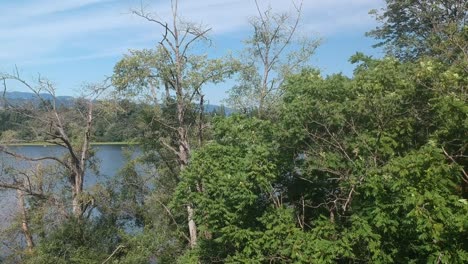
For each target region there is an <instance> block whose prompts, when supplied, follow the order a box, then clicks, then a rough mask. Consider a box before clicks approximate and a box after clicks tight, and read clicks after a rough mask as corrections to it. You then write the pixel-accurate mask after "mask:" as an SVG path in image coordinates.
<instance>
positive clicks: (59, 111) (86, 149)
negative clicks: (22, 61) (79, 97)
mask: <svg viewBox="0 0 468 264" xmlns="http://www.w3.org/2000/svg"><path fill="white" fill-rule="evenodd" d="M0 81H2V82H3V86H4V87H3V88H4V93H3V95H4V96H3V104H4V108H5V110H6V111H15V112H17V113H20V114H23V115H27V116H28V117H29V118H31V119H32V120H34V123H35V124H34V125H33V126H32V128H33V130H34V131H35V137H36V138H37V137H41V141H43V142H45V143H47V144H52V145H56V146H60V147H61V148H63V149H64V150H65V153H66V154H65V155H64V156H62V157H55V156H44V157H39V158H31V157H28V156H25V155H21V154H19V153H15V152H14V151H11V150H10V149H9V148H8V147H7V146H5V145H4V146H0V151H2V152H3V153H5V154H7V155H10V156H12V157H15V158H19V159H22V160H26V161H52V162H55V163H57V164H59V165H60V166H61V167H62V168H63V169H64V171H65V172H66V173H67V176H68V182H69V187H70V191H71V194H72V201H71V204H72V206H71V211H72V214H73V216H74V217H76V218H79V219H80V218H82V217H83V214H84V211H85V210H86V208H87V202H88V201H85V200H84V199H83V186H84V185H83V184H84V179H85V172H86V168H87V165H88V164H87V163H88V162H89V159H90V140H91V130H92V124H93V100H92V99H88V100H84V101H83V104H82V105H81V107H79V106H76V105H75V106H73V109H76V111H75V110H73V111H71V110H70V109H68V108H67V107H66V106H63V105H61V104H60V102H59V101H58V100H57V96H56V94H55V87H54V85H53V84H52V83H51V82H50V81H48V80H47V79H44V78H42V77H39V78H38V80H37V84H36V85H32V84H30V83H29V82H27V81H25V80H24V79H22V78H21V77H20V76H19V74H18V73H16V74H13V75H11V74H0ZM10 83H15V85H17V86H18V85H20V86H23V87H25V88H26V89H27V90H29V91H30V92H31V93H33V94H34V102H33V103H32V104H31V103H29V104H27V105H21V104H18V103H15V104H13V103H10V102H9V101H8V99H7V98H6V97H5V92H6V91H7V88H8V87H7V86H8V84H10ZM17 86H16V87H17ZM38 105H40V106H41V108H42V109H38ZM70 122H78V124H79V126H80V127H82V130H81V131H79V132H78V133H77V135H75V138H74V139H73V140H72V139H71V138H70V136H69V131H68V130H69V125H70ZM0 187H2V186H0Z"/></svg>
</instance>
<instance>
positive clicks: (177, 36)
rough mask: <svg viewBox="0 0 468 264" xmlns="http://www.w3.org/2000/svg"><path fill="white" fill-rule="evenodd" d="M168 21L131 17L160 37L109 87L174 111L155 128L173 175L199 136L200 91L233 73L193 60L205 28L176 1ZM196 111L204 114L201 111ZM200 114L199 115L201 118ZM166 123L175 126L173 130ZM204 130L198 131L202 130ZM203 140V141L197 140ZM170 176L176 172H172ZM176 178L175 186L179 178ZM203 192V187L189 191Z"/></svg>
mask: <svg viewBox="0 0 468 264" xmlns="http://www.w3.org/2000/svg"><path fill="white" fill-rule="evenodd" d="M171 8H172V16H171V20H170V21H169V22H167V23H166V22H164V21H162V20H159V19H158V18H155V16H154V15H152V14H151V13H149V12H147V11H146V10H145V9H144V8H143V7H142V8H141V9H140V10H135V11H133V13H134V14H135V15H137V16H140V17H142V18H144V19H146V20H148V21H149V22H152V23H154V24H155V25H157V26H159V27H160V28H161V29H162V30H163V36H162V39H161V41H160V42H159V45H158V47H157V48H156V49H155V50H142V51H131V52H130V54H129V55H126V56H125V57H124V58H123V59H122V60H121V61H120V62H119V63H118V64H117V65H116V66H115V70H114V77H113V84H114V85H115V87H116V88H117V89H118V90H119V91H127V92H129V91H135V92H142V91H143V89H142V88H148V89H149V91H150V94H151V95H153V96H154V97H153V98H154V101H153V104H154V107H155V108H159V107H160V106H159V103H163V106H164V107H168V108H170V107H172V106H174V107H175V109H174V110H175V111H174V114H175V116H174V118H173V119H171V118H159V120H158V122H159V123H160V124H162V125H163V126H164V127H165V129H168V130H171V131H172V132H173V133H172V134H171V135H172V136H171V137H169V138H163V137H160V138H158V139H157V140H158V141H159V142H160V144H161V145H162V146H164V147H165V148H166V149H167V150H168V151H169V152H172V154H173V155H174V156H175V159H176V160H177V164H178V168H176V170H177V171H179V172H180V171H183V170H184V169H185V167H186V166H187V165H188V163H189V160H190V154H191V149H192V147H191V145H192V144H191V139H190V137H191V135H194V134H198V135H200V136H201V135H202V133H201V131H198V132H199V133H197V130H196V128H193V127H192V121H191V120H190V118H188V117H189V114H190V113H191V111H192V109H193V107H194V105H195V102H196V101H198V102H199V104H200V105H201V106H203V104H204V101H203V97H204V94H203V92H202V87H203V85H205V84H207V83H218V82H221V81H223V80H224V79H225V78H226V77H227V76H229V75H231V74H232V72H233V66H232V65H230V64H227V63H226V62H225V61H224V60H222V59H208V56H207V55H206V54H205V55H197V51H198V50H197V48H200V44H202V42H203V41H207V40H208V38H207V34H208V32H209V31H210V29H209V28H204V27H203V26H201V25H195V24H193V23H190V22H185V21H184V20H183V19H181V17H180V15H179V13H178V1H177V0H172V1H171ZM158 92H160V93H161V94H163V96H162V100H156V99H157V98H156V97H155V96H156V95H158ZM198 111H200V112H203V107H200V108H199V109H198ZM201 114H203V113H201ZM170 120H174V121H175V123H173V124H171V123H170ZM202 128H203V125H200V126H198V130H201V129H202ZM200 139H201V138H200ZM171 169H172V170H173V169H174V168H171ZM177 171H175V173H174V177H176V178H177V179H176V180H178V178H179V173H178V172H177ZM190 188H195V189H197V190H199V191H201V186H191V187H190ZM186 210H187V221H188V229H189V234H190V246H191V247H194V246H195V245H196V243H197V225H196V223H195V221H194V219H193V207H192V205H191V204H190V203H188V204H187V205H186Z"/></svg>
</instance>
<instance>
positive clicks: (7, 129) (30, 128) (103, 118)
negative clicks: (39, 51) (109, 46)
mask: <svg viewBox="0 0 468 264" xmlns="http://www.w3.org/2000/svg"><path fill="white" fill-rule="evenodd" d="M31 97H33V95H32V94H31ZM6 100H9V99H8V96H7V97H6ZM34 100H35V99H34V98H32V99H30V100H22V102H21V104H26V105H28V109H23V110H22V111H21V112H18V111H16V109H15V107H8V106H7V107H5V108H2V109H0V139H2V140H3V142H8V143H34V142H39V143H41V142H44V141H45V140H46V138H47V137H46V136H44V135H40V134H37V133H35V130H34V126H37V125H38V124H37V122H36V120H33V119H32V118H31V117H29V116H28V114H27V113H25V111H26V112H33V111H34V112H40V113H42V114H44V115H45V114H46V113H47V109H45V108H44V107H43V106H41V104H40V103H34ZM78 100H80V98H77V99H73V98H68V100H67V104H66V105H65V104H61V105H60V109H61V111H63V112H66V111H73V108H74V107H78V106H77V105H76V104H74V101H78ZM47 102H49V104H50V101H47ZM16 104H20V103H18V102H16ZM94 104H95V105H96V106H95V107H96V108H100V109H102V110H103V111H102V113H101V114H100V116H99V118H96V121H95V122H94V132H93V140H94V141H95V142H136V141H138V139H139V138H141V137H143V130H144V129H143V126H144V124H142V123H144V122H145V120H144V117H145V115H147V113H146V112H148V111H149V110H150V109H152V108H153V106H151V105H150V104H148V103H145V102H136V101H130V100H127V99H113V100H105V101H96V102H94ZM106 108H108V109H106ZM207 108H208V109H205V111H206V114H207V115H209V116H217V115H222V116H225V115H226V114H228V113H230V110H229V109H227V111H226V108H225V107H224V106H214V105H209V106H208V107H207ZM145 113H146V114H145ZM74 133H75V134H76V133H80V130H79V129H78V130H76V131H70V135H71V136H72V137H74Z"/></svg>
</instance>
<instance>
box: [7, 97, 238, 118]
mask: <svg viewBox="0 0 468 264" xmlns="http://www.w3.org/2000/svg"><path fill="white" fill-rule="evenodd" d="M0 96H3V94H0ZM40 96H41V97H42V98H43V99H45V100H52V99H53V97H52V95H50V94H47V93H41V94H40ZM5 98H6V99H7V100H8V101H9V102H10V104H12V105H19V104H23V103H27V102H35V103H39V100H38V98H37V95H35V94H34V93H30V92H6V93H5ZM56 99H57V103H58V104H59V105H66V106H70V105H73V102H74V101H75V97H73V96H57V98H56ZM0 107H3V100H0ZM222 108H223V109H224V112H225V114H226V115H230V114H232V113H233V112H234V111H233V110H232V109H230V108H228V107H224V106H219V105H212V104H208V105H205V112H206V113H213V112H216V111H219V110H220V109H222Z"/></svg>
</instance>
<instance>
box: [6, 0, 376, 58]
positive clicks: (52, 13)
mask: <svg viewBox="0 0 468 264" xmlns="http://www.w3.org/2000/svg"><path fill="white" fill-rule="evenodd" d="M296 1H297V0H296ZM259 4H260V5H261V7H262V8H266V7H267V6H271V7H272V8H273V9H274V10H277V11H279V12H281V11H288V10H290V9H291V7H292V5H291V2H290V1H288V0H259ZM139 5H140V1H136V0H66V1H65V0H64V1H56V0H29V1H8V2H7V3H5V1H3V2H2V1H0V9H1V10H2V16H1V17H0V60H1V61H3V62H4V63H7V64H9V63H17V64H20V65H21V64H31V63H33V64H37V63H40V61H43V62H44V63H54V62H57V63H59V62H65V61H67V62H68V61H72V60H73V59H74V58H75V59H76V60H83V59H96V58H101V57H106V56H117V55H118V53H119V52H122V50H125V48H124V47H126V48H136V47H144V46H151V45H153V44H154V42H155V41H156V40H158V38H159V36H160V31H159V30H158V28H157V27H156V26H155V25H154V24H151V23H146V22H145V21H143V20H142V19H139V18H137V17H135V16H132V15H130V8H131V7H138V6H139ZM381 5H382V3H381V0H379V1H376V0H327V1H323V0H304V3H303V11H304V12H303V20H304V29H305V30H309V31H313V32H316V33H319V34H321V35H323V36H327V35H333V34H341V33H343V32H348V31H350V30H360V29H362V28H366V27H369V25H371V24H372V23H373V22H372V19H371V18H369V16H368V15H367V12H368V11H369V10H370V9H372V8H377V7H379V6H381ZM179 6H180V13H181V14H183V15H184V16H185V17H186V19H189V20H192V21H194V22H199V23H203V24H205V25H209V26H210V27H212V28H213V30H212V34H215V35H217V36H223V35H225V34H231V33H233V32H240V31H243V30H245V29H247V28H248V18H249V17H251V16H254V15H256V12H257V10H256V7H255V2H254V1H253V0H224V1H221V0H203V1H193V0H180V4H179ZM147 8H149V9H150V10H152V11H154V12H155V13H156V14H157V15H159V16H160V17H161V18H162V19H166V18H167V17H168V16H169V15H170V1H169V0H164V1H158V2H157V3H156V4H154V5H149V6H148V7H147Z"/></svg>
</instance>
